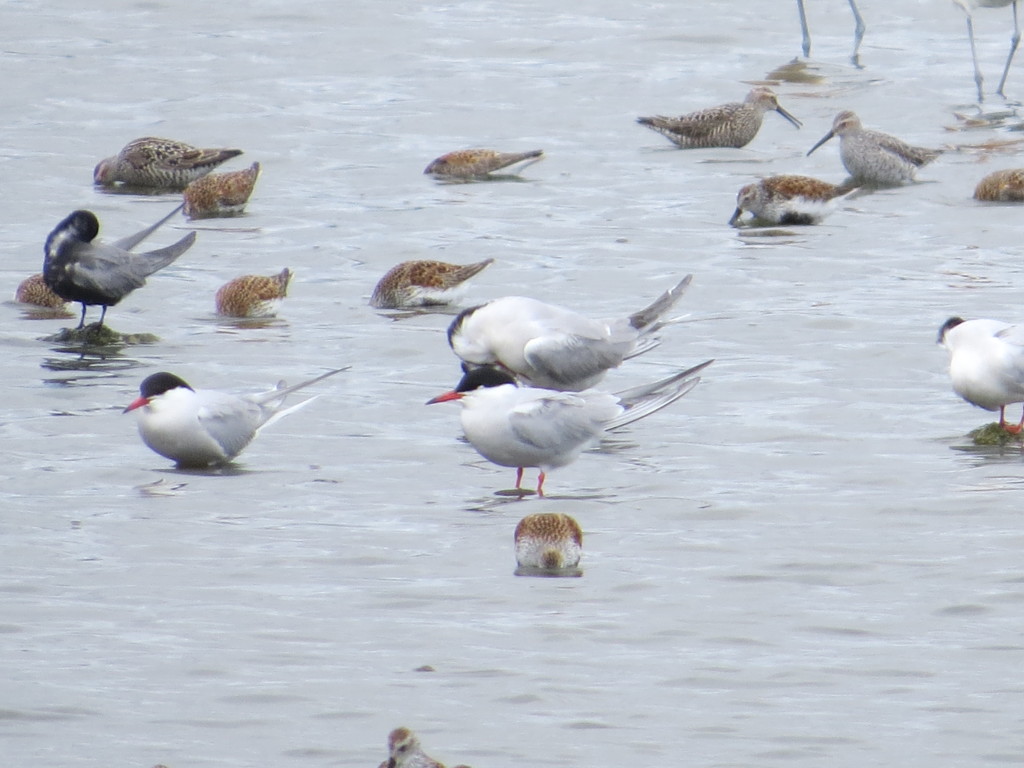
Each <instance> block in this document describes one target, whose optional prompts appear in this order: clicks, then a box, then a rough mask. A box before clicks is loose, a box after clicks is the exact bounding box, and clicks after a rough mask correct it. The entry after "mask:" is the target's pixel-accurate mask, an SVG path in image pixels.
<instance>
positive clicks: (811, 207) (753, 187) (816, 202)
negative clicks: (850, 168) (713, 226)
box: [729, 175, 856, 226]
mask: <svg viewBox="0 0 1024 768" xmlns="http://www.w3.org/2000/svg"><path fill="white" fill-rule="evenodd" d="M855 188H856V186H855V185H854V184H838V185H837V184H829V183H828V182H827V181H821V180H819V179H815V178H811V177H810V176H796V175H781V176H769V177H768V178H766V179H761V180H760V181H758V182H755V183H753V184H747V185H746V186H744V187H743V188H741V189H740V191H739V194H737V196H736V211H735V212H734V213H733V215H732V218H731V219H729V224H730V225H732V226H735V225H736V223H737V222H738V221H739V219H740V217H741V216H742V215H743V213H744V212H749V213H750V214H751V215H752V216H753V217H754V219H755V220H757V221H761V222H765V223H768V224H817V223H818V222H819V221H821V220H822V219H823V218H824V217H825V215H826V214H827V213H828V212H829V205H828V203H829V202H830V201H831V200H833V199H835V198H836V197H839V196H840V195H845V194H846V193H847V192H850V191H852V190H853V189H855Z"/></svg>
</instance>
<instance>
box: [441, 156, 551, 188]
mask: <svg viewBox="0 0 1024 768" xmlns="http://www.w3.org/2000/svg"><path fill="white" fill-rule="evenodd" d="M543 156H544V150H542V149H533V150H530V151H529V152H498V151H497V150H494V149H457V150H455V151H454V152H449V153H448V154H445V155H441V156H440V157H439V158H437V159H436V160H434V161H433V162H432V163H431V164H430V165H428V166H427V167H426V168H425V169H424V170H423V172H424V173H425V174H428V175H431V176H434V177H436V178H438V179H457V180H463V181H465V180H469V179H485V178H487V176H488V175H490V174H492V173H494V172H495V171H500V170H501V169H502V168H508V167H509V166H510V165H515V164H516V163H521V162H523V161H524V160H533V162H534V163H535V162H537V161H538V160H540V159H541V158H542V157H543ZM532 164H533V163H527V165H532ZM525 167H526V166H525V165H524V166H523V167H522V168H519V169H517V170H516V173H519V172H521V171H522V170H523V168H525Z"/></svg>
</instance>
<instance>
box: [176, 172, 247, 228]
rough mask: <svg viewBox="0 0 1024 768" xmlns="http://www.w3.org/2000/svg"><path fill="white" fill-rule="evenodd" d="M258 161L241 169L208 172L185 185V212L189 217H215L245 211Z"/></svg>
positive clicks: (235, 214)
mask: <svg viewBox="0 0 1024 768" xmlns="http://www.w3.org/2000/svg"><path fill="white" fill-rule="evenodd" d="M259 175H260V164H259V163H253V164H252V165H250V166H249V167H248V168H243V169H242V170H240V171H225V172H224V173H208V174H206V175H205V176H201V177H200V178H198V179H196V180H195V181H193V182H191V183H190V184H189V185H188V186H187V187H185V192H184V197H185V210H184V214H185V215H186V216H187V217H188V218H190V219H214V218H220V217H226V216H238V215H240V214H241V213H242V212H243V211H245V204H246V203H248V202H249V197H250V196H251V195H252V190H253V188H254V187H255V186H256V179H258V178H259Z"/></svg>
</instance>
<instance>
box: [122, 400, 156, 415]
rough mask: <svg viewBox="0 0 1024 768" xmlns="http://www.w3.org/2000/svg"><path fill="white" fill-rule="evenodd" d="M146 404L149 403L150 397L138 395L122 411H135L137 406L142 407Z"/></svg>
mask: <svg viewBox="0 0 1024 768" xmlns="http://www.w3.org/2000/svg"><path fill="white" fill-rule="evenodd" d="M144 405H149V398H148V397H137V398H135V399H134V400H132V401H131V403H129V404H128V407H127V408H125V409H124V410H123V411H121V413H128V411H134V410H135V409H136V408H141V407H142V406H144Z"/></svg>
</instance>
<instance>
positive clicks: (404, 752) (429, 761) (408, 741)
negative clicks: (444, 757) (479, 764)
mask: <svg viewBox="0 0 1024 768" xmlns="http://www.w3.org/2000/svg"><path fill="white" fill-rule="evenodd" d="M380 768H444V765H443V764H442V763H439V762H437V760H435V759H434V758H432V757H430V756H429V755H427V754H426V753H425V752H424V751H423V748H422V747H421V746H420V740H419V739H418V738H416V734H415V733H413V732H412V731H410V730H409V729H408V728H395V730H393V731H392V732H391V733H389V734H388V759H387V760H385V761H384V762H383V763H381V764H380ZM455 768H468V766H465V765H456V766H455Z"/></svg>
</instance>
